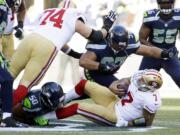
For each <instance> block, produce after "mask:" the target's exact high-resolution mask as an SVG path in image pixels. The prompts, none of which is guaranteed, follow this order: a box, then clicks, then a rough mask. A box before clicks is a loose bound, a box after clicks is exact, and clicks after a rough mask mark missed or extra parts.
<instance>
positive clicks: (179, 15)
mask: <svg viewBox="0 0 180 135" xmlns="http://www.w3.org/2000/svg"><path fill="white" fill-rule="evenodd" d="M173 19H174V20H180V8H177V9H174V14H173Z"/></svg>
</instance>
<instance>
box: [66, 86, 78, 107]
mask: <svg viewBox="0 0 180 135" xmlns="http://www.w3.org/2000/svg"><path fill="white" fill-rule="evenodd" d="M79 97H80V95H78V94H77V93H76V91H75V88H73V89H71V90H70V91H69V92H68V93H66V94H65V98H64V103H65V104H66V103H68V102H69V101H71V100H73V99H76V98H79Z"/></svg>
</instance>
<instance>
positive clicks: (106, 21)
mask: <svg viewBox="0 0 180 135" xmlns="http://www.w3.org/2000/svg"><path fill="white" fill-rule="evenodd" d="M116 17H117V16H116V13H115V11H113V10H111V11H109V13H108V15H106V16H105V17H104V18H103V27H102V28H104V29H106V31H107V32H108V31H109V29H110V28H111V26H112V25H113V23H114V22H115V20H116Z"/></svg>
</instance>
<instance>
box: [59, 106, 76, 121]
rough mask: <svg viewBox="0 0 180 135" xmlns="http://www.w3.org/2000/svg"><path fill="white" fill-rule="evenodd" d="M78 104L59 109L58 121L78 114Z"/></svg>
mask: <svg viewBox="0 0 180 135" xmlns="http://www.w3.org/2000/svg"><path fill="white" fill-rule="evenodd" d="M77 109H78V104H77V103H74V104H72V105H69V106H67V107H64V108H61V109H57V110H56V117H57V118H58V119H64V118H67V117H70V116H73V115H75V114H77Z"/></svg>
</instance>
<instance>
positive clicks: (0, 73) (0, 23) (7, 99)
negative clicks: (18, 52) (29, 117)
mask: <svg viewBox="0 0 180 135" xmlns="http://www.w3.org/2000/svg"><path fill="white" fill-rule="evenodd" d="M8 10H9V9H8V7H7V5H6V3H5V2H4V0H0V48H1V47H2V35H3V34H4V29H5V27H6V25H7V16H8ZM7 68H8V63H7V60H6V58H5V57H4V56H3V53H2V50H1V49H0V101H1V103H0V108H1V112H0V113H1V115H2V116H1V120H0V126H3V127H24V126H26V125H25V124H22V123H19V122H17V121H15V120H14V119H13V118H12V116H11V115H12V98H13V97H12V92H13V88H12V87H13V78H12V76H11V74H10V73H9V72H8V69H7Z"/></svg>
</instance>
